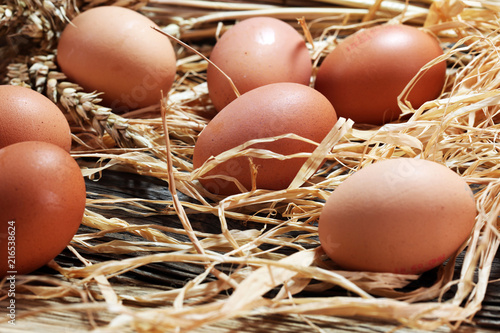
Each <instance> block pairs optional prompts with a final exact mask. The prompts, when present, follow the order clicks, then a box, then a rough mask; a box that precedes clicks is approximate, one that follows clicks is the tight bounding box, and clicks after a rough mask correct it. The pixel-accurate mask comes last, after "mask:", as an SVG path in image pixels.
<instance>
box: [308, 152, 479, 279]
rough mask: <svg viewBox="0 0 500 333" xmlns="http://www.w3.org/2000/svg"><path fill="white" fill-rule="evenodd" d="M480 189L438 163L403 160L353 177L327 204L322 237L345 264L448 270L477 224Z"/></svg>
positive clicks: (419, 270) (406, 271) (404, 270)
mask: <svg viewBox="0 0 500 333" xmlns="http://www.w3.org/2000/svg"><path fill="white" fill-rule="evenodd" d="M475 216H476V206H475V202H474V197H473V194H472V191H471V190H470V188H469V186H468V185H467V183H466V182H465V181H464V180H463V178H461V177H460V176H459V175H457V174H456V173H454V172H453V171H451V170H450V169H448V168H447V167H445V166H443V165H441V164H438V163H436V162H432V161H427V160H420V159H410V158H398V159H390V160H385V161H380V162H376V163H374V164H372V165H369V166H366V167H364V168H362V169H361V170H359V171H357V172H356V173H354V174H352V175H351V176H350V177H349V178H347V180H345V181H344V182H343V183H341V184H340V185H339V186H338V187H337V188H336V189H335V190H334V191H333V193H332V194H331V196H330V197H329V198H328V199H327V201H326V203H325V205H324V208H323V211H322V213H321V216H320V220H319V230H318V231H319V239H320V242H321V246H322V247H323V249H324V250H325V252H326V254H327V255H328V256H329V257H330V258H331V259H332V260H333V261H334V262H335V263H337V264H338V265H339V266H341V267H343V268H345V269H349V270H358V271H374V272H391V273H401V274H417V273H422V272H424V271H427V270H429V269H432V268H434V267H437V266H438V265H441V264H442V263H443V262H444V261H445V260H446V259H448V258H449V257H450V256H451V255H452V254H454V253H455V252H456V251H457V250H458V249H459V248H460V246H461V245H462V244H463V243H464V242H465V241H466V240H467V238H468V237H469V235H470V233H471V231H472V229H473V227H474V223H475Z"/></svg>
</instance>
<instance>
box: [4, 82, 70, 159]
mask: <svg viewBox="0 0 500 333" xmlns="http://www.w3.org/2000/svg"><path fill="white" fill-rule="evenodd" d="M0 119H1V121H0V148H3V147H5V146H8V145H10V144H13V143H16V142H21V141H45V142H50V143H53V144H56V145H58V146H60V147H61V148H63V149H65V150H66V151H69V150H70V149H71V130H70V127H69V124H68V121H67V120H66V117H65V116H64V114H63V113H62V111H61V110H60V109H59V108H58V107H57V105H56V104H55V103H53V102H52V101H51V100H49V99H48V98H47V97H45V96H44V95H42V94H40V93H38V92H36V91H34V90H32V89H30V88H25V87H21V86H12V85H0Z"/></svg>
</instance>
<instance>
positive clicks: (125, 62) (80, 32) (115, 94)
mask: <svg viewBox="0 0 500 333" xmlns="http://www.w3.org/2000/svg"><path fill="white" fill-rule="evenodd" d="M152 27H157V25H156V24H155V23H154V22H153V21H151V20H150V19H149V18H147V17H146V16H144V15H142V14H140V13H139V12H136V11H134V10H132V9H128V8H123V7H118V6H101V7H95V8H92V9H89V10H86V11H84V12H83V13H81V14H80V15H78V16H76V17H75V18H74V19H73V20H72V21H71V24H68V25H67V26H66V27H65V28H64V30H63V32H62V34H61V37H60V40H59V44H58V48H57V61H58V64H59V66H60V67H61V69H62V71H63V72H64V74H66V75H67V76H68V78H69V79H70V80H71V81H73V82H76V83H78V84H79V85H81V86H82V87H83V88H84V89H85V90H86V91H89V92H91V91H98V92H104V94H103V95H102V98H103V103H104V104H105V105H107V106H109V107H111V108H113V109H114V110H115V112H125V111H130V110H133V109H137V108H141V107H146V106H150V105H153V104H158V103H159V102H160V99H161V91H163V93H164V95H167V93H168V92H169V90H170V88H171V86H172V83H173V82H174V78H175V73H176V57H175V53H174V50H173V47H172V44H171V42H170V40H169V39H168V37H165V36H163V35H162V34H160V33H159V32H157V31H155V30H153V29H152Z"/></svg>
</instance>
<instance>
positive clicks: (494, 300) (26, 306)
mask: <svg viewBox="0 0 500 333" xmlns="http://www.w3.org/2000/svg"><path fill="white" fill-rule="evenodd" d="M87 191H88V193H89V197H92V196H97V195H98V194H99V195H102V194H104V195H114V196H120V197H123V198H143V199H154V200H168V199H169V198H170V194H169V192H168V190H167V186H166V183H164V182H163V181H161V180H158V179H154V178H148V177H139V176H137V175H134V174H128V173H122V172H115V171H106V172H105V174H104V176H103V177H102V178H101V179H100V180H99V181H97V182H96V181H87ZM183 200H190V199H188V198H185V197H184V198H183ZM101 212H102V213H103V214H107V215H109V216H117V217H122V218H125V219H127V221H129V222H130V223H137V224H146V223H157V224H164V225H168V226H171V227H181V224H180V222H179V220H178V218H177V217H176V216H175V215H172V216H165V215H155V216H150V217H146V218H144V217H141V218H137V217H133V216H132V217H131V216H130V215H129V214H127V212H126V211H122V210H111V211H106V210H101ZM190 220H191V222H192V224H193V227H194V228H195V229H196V230H198V231H203V232H215V233H216V232H219V223H217V217H215V216H213V217H211V216H207V215H201V214H197V215H191V216H190ZM229 224H230V227H231V228H239V229H245V228H248V226H244V225H242V224H241V223H239V222H237V221H229ZM87 231H89V230H88V228H86V227H83V226H82V227H81V230H80V232H87ZM109 237H111V238H112V237H125V236H123V235H121V234H113V235H110V236H109ZM126 237H131V236H126ZM176 237H181V238H184V240H185V236H182V235H176ZM85 257H86V258H87V259H89V260H91V261H95V262H99V261H102V260H109V259H116V258H119V256H118V257H117V255H113V254H102V253H101V254H94V253H85ZM56 261H57V262H58V263H59V264H60V265H62V266H70V265H74V264H80V263H79V262H77V259H76V258H75V256H74V255H73V254H72V253H71V252H69V251H67V250H66V251H64V252H63V253H61V254H60V255H59V256H58V257H57V258H56ZM201 272H202V268H200V267H198V266H195V265H190V264H188V263H162V264H151V265H147V266H143V267H140V268H138V269H134V270H133V271H131V272H128V273H125V274H123V275H121V276H119V277H117V278H114V279H113V281H112V282H113V288H114V289H115V290H117V292H126V293H129V294H133V293H134V292H140V291H142V292H144V291H145V290H150V291H159V290H167V289H169V288H178V287H181V286H183V285H184V284H185V283H186V281H188V280H190V279H192V278H194V277H196V276H197V275H198V274H200V273H201ZM34 274H45V275H49V276H54V275H55V274H56V273H55V272H54V271H52V270H51V269H49V268H47V267H44V268H42V269H40V270H38V271H37V272H35V273H34ZM426 278H427V279H432V272H431V273H429V274H427V275H424V276H423V278H422V279H421V280H420V281H419V282H418V283H426V281H425V279H426ZM490 279H491V283H490V284H489V286H488V290H487V296H486V298H485V299H484V303H483V307H482V309H481V310H480V311H479V312H478V313H477V315H476V317H475V318H474V319H473V323H471V324H468V325H464V326H462V327H461V328H460V329H459V330H458V331H457V332H461V333H469V332H470V333H472V332H478V333H487V332H497V331H500V255H498V254H497V257H496V258H495V261H494V262H493V267H492V271H491V278H490ZM335 293H340V294H342V293H343V291H339V290H332V291H328V292H326V294H335ZM304 296H311V294H310V293H309V294H307V295H304ZM315 296H318V295H315ZM297 297H301V295H300V294H299V295H297ZM6 301H7V300H5V299H4V300H2V301H0V306H1V309H2V311H4V309H5V307H6V305H7V303H6ZM73 302H79V299H78V298H76V297H74V298H72V297H67V298H64V299H63V300H57V301H54V300H25V299H22V300H18V301H17V304H16V306H17V308H16V311H17V313H16V316H17V319H16V325H15V326H13V325H9V324H8V323H2V324H0V332H5V333H9V332H51V333H58V332H72V333H79V332H88V331H90V330H92V329H95V328H96V327H95V326H94V327H93V326H92V325H91V324H90V323H91V322H92V321H94V322H95V325H96V326H97V327H99V326H103V325H105V324H107V323H108V322H109V321H110V320H111V319H112V318H113V316H112V315H111V314H109V313H108V312H104V311H103V312H102V313H99V314H98V315H95V316H92V318H90V317H89V316H88V315H87V314H86V313H85V312H84V311H83V312H67V311H55V312H49V313H47V312H40V313H39V314H37V315H31V316H28V317H23V315H24V314H25V313H27V312H28V311H30V310H34V309H37V308H39V309H43V308H44V307H47V306H52V305H64V304H65V303H67V304H72V303H73ZM130 306H132V307H134V306H135V305H133V304H130ZM62 310H63V309H62ZM396 328H397V326H395V325H394V324H390V323H381V322H373V321H370V320H366V319H353V318H339V317H331V316H307V317H303V316H278V315H267V316H258V317H246V318H237V319H231V320H226V321H222V322H218V323H216V324H214V325H209V326H206V327H202V328H199V329H197V330H195V331H194V332H200V333H202V332H228V333H229V332H248V333H250V332H254V333H257V332H291V331H293V332H295V331H301V332H352V333H358V332H359V333H368V332H387V331H391V330H394V329H396ZM448 331H449V329H448V328H446V327H443V328H442V329H439V330H437V331H436V332H448ZM398 332H402V333H406V332H408V333H410V332H413V333H418V332H424V331H420V330H411V329H406V328H400V329H398Z"/></svg>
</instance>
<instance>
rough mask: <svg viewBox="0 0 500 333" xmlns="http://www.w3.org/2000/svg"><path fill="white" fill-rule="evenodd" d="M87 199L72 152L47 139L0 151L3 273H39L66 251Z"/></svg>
mask: <svg viewBox="0 0 500 333" xmlns="http://www.w3.org/2000/svg"><path fill="white" fill-rule="evenodd" d="M85 200H86V192H85V182H84V179H83V176H82V173H81V171H80V168H79V166H78V163H77V162H76V161H75V160H74V159H73V158H72V157H71V155H70V154H69V153H68V152H67V151H66V150H64V149H62V148H60V147H59V146H56V145H54V144H52V143H47V142H41V141H24V142H19V143H14V144H12V145H9V146H7V147H4V148H2V149H0V255H1V257H2V260H0V276H4V275H5V274H7V272H11V271H14V272H17V273H18V274H27V273H30V272H33V271H34V270H36V269H37V268H39V267H41V266H43V265H45V264H46V263H48V262H49V261H50V260H52V259H53V258H55V257H56V256H57V255H58V254H59V253H60V252H61V251H62V250H64V248H65V247H66V246H67V245H68V244H69V242H70V241H71V239H72V237H73V236H74V235H75V233H76V232H77V230H78V228H79V226H80V223H81V221H82V217H83V213H84V209H85Z"/></svg>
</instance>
